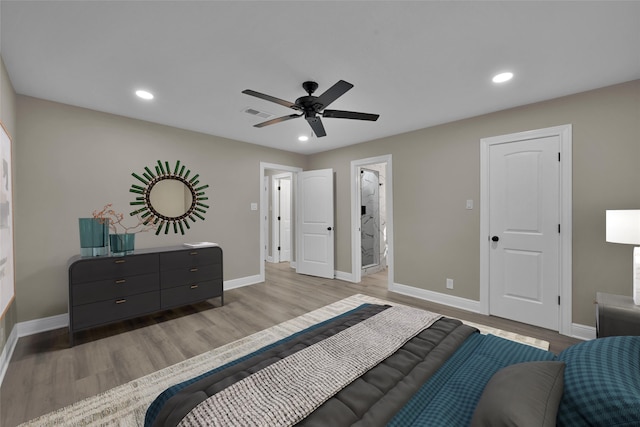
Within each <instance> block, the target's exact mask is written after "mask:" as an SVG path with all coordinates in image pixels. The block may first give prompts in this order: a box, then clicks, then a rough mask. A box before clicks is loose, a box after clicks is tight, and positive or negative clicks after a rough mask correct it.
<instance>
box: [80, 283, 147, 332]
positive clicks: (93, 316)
mask: <svg viewBox="0 0 640 427" xmlns="http://www.w3.org/2000/svg"><path fill="white" fill-rule="evenodd" d="M72 310H73V329H74V330H79V329H84V328H90V327H92V326H99V325H102V324H105V323H109V322H115V321H118V320H124V319H128V318H130V317H135V316H142V315H144V314H148V313H153V312H155V311H158V310H160V294H159V293H158V292H146V293H144V294H137V295H132V296H129V297H126V298H119V299H112V300H106V301H100V302H94V303H91V304H83V305H78V306H75V307H73V308H72Z"/></svg>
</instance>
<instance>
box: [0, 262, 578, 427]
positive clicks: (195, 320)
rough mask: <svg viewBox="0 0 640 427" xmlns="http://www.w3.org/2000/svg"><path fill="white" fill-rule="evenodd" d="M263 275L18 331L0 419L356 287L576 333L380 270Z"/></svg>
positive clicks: (558, 339)
mask: <svg viewBox="0 0 640 427" xmlns="http://www.w3.org/2000/svg"><path fill="white" fill-rule="evenodd" d="M266 278H267V280H266V281H265V282H264V283H260V284H256V285H252V286H247V287H244V288H239V289H234V290H231V291H228V292H225V296H224V299H225V305H224V306H223V307H220V302H219V298H217V299H214V300H211V301H209V302H205V303H201V304H197V305H193V306H188V307H185V308H182V309H178V310H171V311H166V312H163V313H159V314H157V315H153V316H148V317H144V318H140V319H136V320H132V321H127V322H122V323H119V324H115V325H111V326H106V327H102V328H97V329H93V330H90V331H85V332H79V333H77V334H76V345H75V347H73V348H69V341H68V333H67V329H66V328H63V329H58V330H54V331H50V332H44V333H40V334H36V335H31V336H28V337H24V338H21V339H20V340H19V341H18V343H17V345H16V349H15V351H14V354H13V357H12V360H11V363H10V364H9V368H8V370H7V373H6V374H5V378H4V381H3V384H2V387H0V425H2V426H5V427H12V426H15V425H18V424H20V423H22V422H24V421H27V420H30V419H32V418H35V417H37V416H39V415H42V414H45V413H48V412H50V411H53V410H56V409H58V408H61V407H64V406H66V405H69V404H71V403H73V402H76V401H78V400H81V399H83V398H86V397H90V396H93V395H96V394H98V393H100V392H103V391H106V390H108V389H110V388H113V387H115V386H118V385H120V384H124V383H126V382H128V381H131V380H134V379H136V378H139V377H141V376H144V375H147V374H150V373H152V372H154V371H157V370H159V369H162V368H165V367H167V366H170V365H172V364H174V363H177V362H180V361H182V360H185V359H188V358H190V357H193V356H195V355H198V354H200V353H203V352H205V351H208V350H211V349H212V348H215V347H219V346H221V345H224V344H227V343H230V342H232V341H235V340H237V339H239V338H242V337H244V336H247V335H250V334H252V333H254V332H257V331H260V330H262V329H265V328H269V327H271V326H273V325H276V324H278V323H280V322H284V321H286V320H289V319H291V318H293V317H296V316H300V315H302V314H304V313H307V312H309V311H311V310H315V309H317V308H320V307H323V306H325V305H327V304H331V303H333V302H335V301H338V300H340V299H343V298H346V297H348V296H351V295H354V294H357V293H360V294H366V295H370V296H374V297H378V298H382V299H386V300H390V301H395V302H399V303H403V304H407V305H411V306H414V307H418V308H422V309H425V310H429V311H433V312H437V313H441V314H443V315H445V316H451V317H457V318H460V319H465V320H469V321H472V322H476V323H480V324H485V325H488V326H493V327H496V328H500V329H505V330H509V331H512V332H517V333H519V334H523V335H529V336H533V337H536V338H540V339H544V340H547V341H549V342H550V343H551V347H550V350H551V351H554V352H556V353H557V352H559V351H561V350H563V349H564V348H566V347H568V346H569V345H572V344H574V343H576V342H578V340H575V339H572V338H568V337H565V336H562V335H559V334H558V333H555V332H552V331H549V330H546V329H541V328H537V327H533V326H528V325H524V324H521V323H518V322H513V321H509V320H505V319H500V318H496V317H489V316H483V315H479V314H475V313H469V312H466V311H462V310H457V309H453V308H450V307H446V306H442V305H438V304H433V303H430V302H427V301H423V300H418V299H415V298H411V297H407V296H403V295H400V294H396V293H393V292H389V291H387V279H386V272H381V273H377V274H374V275H370V276H364V277H363V280H362V282H361V283H358V284H354V283H349V282H344V281H341V280H329V279H322V278H317V277H310V276H302V275H297V274H295V273H293V272H292V270H291V269H290V268H289V264H288V263H282V264H267V268H266Z"/></svg>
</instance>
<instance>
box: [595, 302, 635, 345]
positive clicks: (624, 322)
mask: <svg viewBox="0 0 640 427" xmlns="http://www.w3.org/2000/svg"><path fill="white" fill-rule="evenodd" d="M614 335H640V305H635V304H634V303H633V298H631V297H624V296H622V295H613V294H606V293H604V292H597V293H596V336H597V337H598V338H603V337H609V336H614Z"/></svg>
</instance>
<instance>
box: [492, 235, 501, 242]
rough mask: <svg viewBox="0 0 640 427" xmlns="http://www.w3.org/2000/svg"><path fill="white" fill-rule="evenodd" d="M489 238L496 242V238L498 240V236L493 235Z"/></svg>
mask: <svg viewBox="0 0 640 427" xmlns="http://www.w3.org/2000/svg"><path fill="white" fill-rule="evenodd" d="M491 240H492V241H494V242H497V241H498V240H500V238H499V237H498V236H493V237H492V238H491Z"/></svg>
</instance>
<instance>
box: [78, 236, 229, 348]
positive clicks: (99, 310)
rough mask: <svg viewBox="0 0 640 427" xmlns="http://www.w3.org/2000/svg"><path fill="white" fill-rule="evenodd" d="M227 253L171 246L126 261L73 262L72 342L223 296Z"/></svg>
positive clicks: (80, 259) (96, 259)
mask: <svg viewBox="0 0 640 427" xmlns="http://www.w3.org/2000/svg"><path fill="white" fill-rule="evenodd" d="M222 283H223V277H222V249H221V248H220V247H218V246H212V247H202V248H188V247H186V246H171V247H166V248H154V249H142V250H137V251H136V253H135V254H131V255H126V256H122V257H111V256H100V257H81V256H79V255H78V256H75V257H73V258H71V259H70V260H69V341H70V344H71V346H73V334H74V333H75V332H77V331H81V330H84V329H89V328H94V327H97V326H102V325H106V324H109V323H113V322H119V321H122V320H126V319H130V318H133V317H139V316H143V315H146V314H151V313H154V312H157V311H160V310H165V309H170V308H174V307H179V306H182V305H187V304H193V303H196V302H200V301H204V300H208V299H211V298H217V297H220V303H221V304H222V305H224V295H223V290H222Z"/></svg>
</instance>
